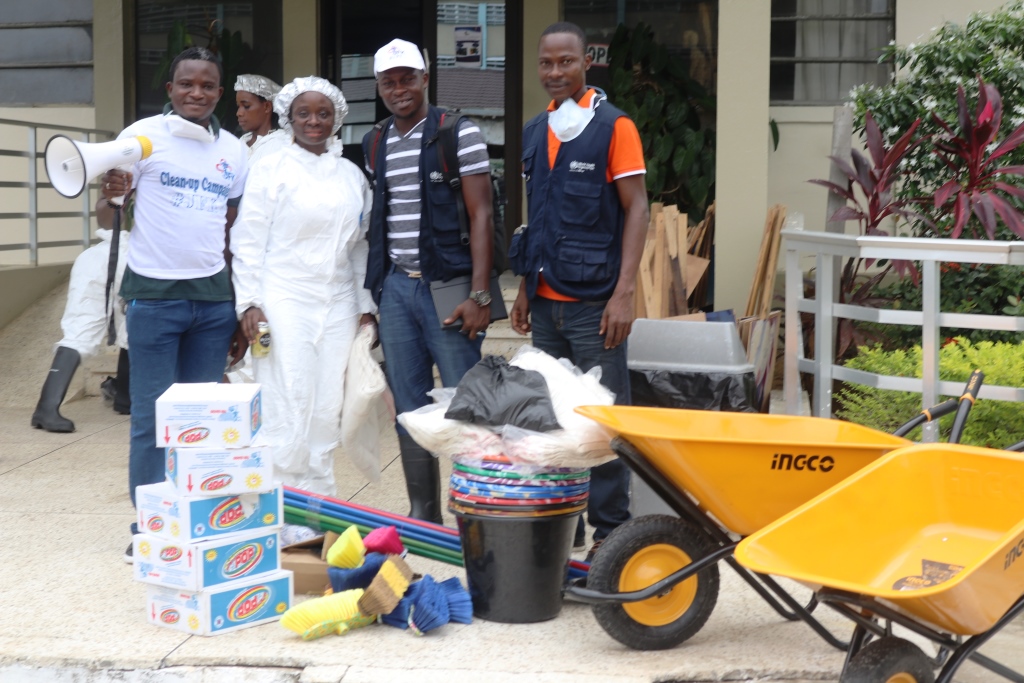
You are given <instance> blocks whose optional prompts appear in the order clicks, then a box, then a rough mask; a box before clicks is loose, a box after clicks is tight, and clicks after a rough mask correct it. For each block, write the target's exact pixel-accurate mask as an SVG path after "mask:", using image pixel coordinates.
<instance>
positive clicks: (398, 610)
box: [377, 586, 412, 629]
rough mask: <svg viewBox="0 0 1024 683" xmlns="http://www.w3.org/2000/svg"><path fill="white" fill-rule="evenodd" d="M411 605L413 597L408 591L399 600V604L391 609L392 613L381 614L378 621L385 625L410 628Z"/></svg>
mask: <svg viewBox="0 0 1024 683" xmlns="http://www.w3.org/2000/svg"><path fill="white" fill-rule="evenodd" d="M410 588H411V586H410ZM411 607H412V598H410V597H409V594H408V593H406V595H405V597H404V598H402V599H401V600H399V601H398V606H397V607H395V609H393V610H391V613H390V614H381V615H380V616H379V617H377V621H379V622H380V623H382V624H384V625H385V626H394V627H395V628H400V629H407V628H409V610H410V608H411Z"/></svg>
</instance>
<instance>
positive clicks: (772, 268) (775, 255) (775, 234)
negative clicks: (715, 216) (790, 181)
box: [758, 204, 786, 318]
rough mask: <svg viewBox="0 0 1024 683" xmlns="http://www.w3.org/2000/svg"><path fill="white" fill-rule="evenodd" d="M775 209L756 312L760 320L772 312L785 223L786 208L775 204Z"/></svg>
mask: <svg viewBox="0 0 1024 683" xmlns="http://www.w3.org/2000/svg"><path fill="white" fill-rule="evenodd" d="M775 209H776V213H775V222H774V223H773V224H772V242H771V250H770V251H769V253H768V263H767V268H766V270H765V278H764V285H763V290H762V294H761V306H760V310H759V311H758V316H759V317H761V318H764V317H766V316H767V315H768V313H769V312H770V311H771V310H772V297H773V296H775V277H776V275H777V274H778V269H779V246H780V243H781V242H782V226H783V224H785V222H786V207H785V206H783V205H782V204H776V205H775Z"/></svg>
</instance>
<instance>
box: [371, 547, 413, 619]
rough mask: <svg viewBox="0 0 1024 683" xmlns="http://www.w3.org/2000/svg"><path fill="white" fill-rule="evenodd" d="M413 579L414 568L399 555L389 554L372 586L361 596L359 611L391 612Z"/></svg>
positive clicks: (373, 612)
mask: <svg viewBox="0 0 1024 683" xmlns="http://www.w3.org/2000/svg"><path fill="white" fill-rule="evenodd" d="M410 579H412V569H410V568H409V565H408V564H406V563H405V560H403V559H402V558H400V557H398V556H397V555H389V556H388V559H387V560H386V561H385V562H384V564H383V565H382V566H381V568H380V571H379V572H378V573H377V576H375V577H374V578H373V581H372V582H371V583H370V587H369V588H367V589H366V591H365V592H364V593H363V596H362V597H361V598H359V602H358V606H359V611H360V612H362V613H363V614H373V615H378V614H389V613H390V612H391V611H393V610H394V609H395V607H397V606H398V602H399V600H401V599H402V596H403V595H405V591H406V589H407V588H409V581H410Z"/></svg>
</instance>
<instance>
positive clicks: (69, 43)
mask: <svg viewBox="0 0 1024 683" xmlns="http://www.w3.org/2000/svg"><path fill="white" fill-rule="evenodd" d="M56 17H59V19H56ZM92 69H93V62H92V0H50V1H48V2H8V3H5V6H4V9H3V12H2V16H0V105H6V106H11V105H14V106H19V105H27V106H32V105H40V104H92V100H93V91H92V81H93V76H92Z"/></svg>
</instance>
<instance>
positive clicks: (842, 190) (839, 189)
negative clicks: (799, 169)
mask: <svg viewBox="0 0 1024 683" xmlns="http://www.w3.org/2000/svg"><path fill="white" fill-rule="evenodd" d="M807 182H809V183H813V184H814V185H821V186H822V187H824V188H827V189H828V190H829V191H830V192H834V193H835V194H837V195H839V196H840V197H843V198H844V199H849V200H850V201H851V202H856V201H857V197H856V196H855V195H854V194H853V192H851V191H850V190H849V188H846V187H843V186H842V185H837V184H836V183H833V182H831V181H829V180H817V179H815V180H808V181H807Z"/></svg>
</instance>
